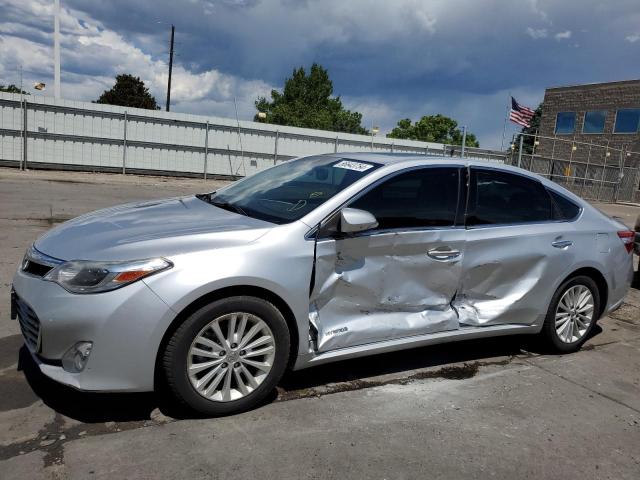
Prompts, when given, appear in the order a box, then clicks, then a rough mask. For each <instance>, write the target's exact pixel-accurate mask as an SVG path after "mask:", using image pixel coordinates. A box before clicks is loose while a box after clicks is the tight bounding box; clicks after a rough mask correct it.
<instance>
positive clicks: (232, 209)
mask: <svg viewBox="0 0 640 480" xmlns="http://www.w3.org/2000/svg"><path fill="white" fill-rule="evenodd" d="M209 203H211V205H215V206H216V207H218V208H223V209H225V210H229V211H230V212H236V213H239V214H240V215H244V216H245V217H248V216H249V215H247V212H245V211H244V210H243V209H242V208H240V207H239V206H237V205H234V204H233V203H229V202H221V201H217V202H216V201H215V200H213V199H210V200H209Z"/></svg>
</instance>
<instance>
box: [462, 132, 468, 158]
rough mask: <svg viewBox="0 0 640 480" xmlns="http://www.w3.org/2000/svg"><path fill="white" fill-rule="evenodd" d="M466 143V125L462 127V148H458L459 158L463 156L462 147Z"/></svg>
mask: <svg viewBox="0 0 640 480" xmlns="http://www.w3.org/2000/svg"><path fill="white" fill-rule="evenodd" d="M466 144H467V126H466V125H464V126H463V127H462V150H460V158H464V148H465V147H466Z"/></svg>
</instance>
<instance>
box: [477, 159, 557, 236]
mask: <svg viewBox="0 0 640 480" xmlns="http://www.w3.org/2000/svg"><path fill="white" fill-rule="evenodd" d="M468 205H469V206H468V209H467V218H466V224H467V226H476V225H509V224H518V223H537V222H545V221H549V220H551V219H552V218H553V217H552V204H551V197H550V196H549V194H548V193H547V190H546V189H545V188H544V186H543V185H542V184H541V183H540V182H539V181H537V180H535V179H532V178H527V177H525V176H522V175H518V174H514V173H509V172H503V171H498V170H492V169H481V168H472V169H471V185H470V189H469V202H468Z"/></svg>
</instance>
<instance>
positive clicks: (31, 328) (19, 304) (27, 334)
mask: <svg viewBox="0 0 640 480" xmlns="http://www.w3.org/2000/svg"><path fill="white" fill-rule="evenodd" d="M14 301H15V307H16V312H17V314H18V322H20V330H22V336H23V337H24V343H25V344H26V345H27V347H28V348H29V350H31V351H32V352H36V353H37V352H38V351H39V350H40V320H39V319H38V316H37V315H36V312H34V311H33V310H32V309H31V307H30V306H29V305H27V304H26V303H25V302H24V301H23V300H22V299H21V298H20V297H18V296H17V295H15V296H14Z"/></svg>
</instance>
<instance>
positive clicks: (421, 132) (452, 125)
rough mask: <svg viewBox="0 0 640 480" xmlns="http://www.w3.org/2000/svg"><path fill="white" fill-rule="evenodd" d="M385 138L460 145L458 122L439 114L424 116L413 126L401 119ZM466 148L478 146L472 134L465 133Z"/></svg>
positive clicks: (460, 136)
mask: <svg viewBox="0 0 640 480" xmlns="http://www.w3.org/2000/svg"><path fill="white" fill-rule="evenodd" d="M387 137H389V138H404V139H407V140H420V141H422V142H435V143H446V144H449V145H462V131H461V130H460V129H459V128H458V122H456V121H455V120H453V119H452V118H449V117H445V116H444V115H441V114H439V113H438V114H437V115H425V116H424V117H422V118H421V119H420V120H418V121H417V122H415V123H413V124H412V123H411V120H410V119H409V118H405V119H402V120H400V121H399V122H398V126H397V127H395V128H394V129H393V130H392V131H391V133H389V134H388V135H387ZM466 146H467V147H479V146H480V143H478V140H477V138H476V136H475V135H474V134H473V133H470V132H467V141H466Z"/></svg>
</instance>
